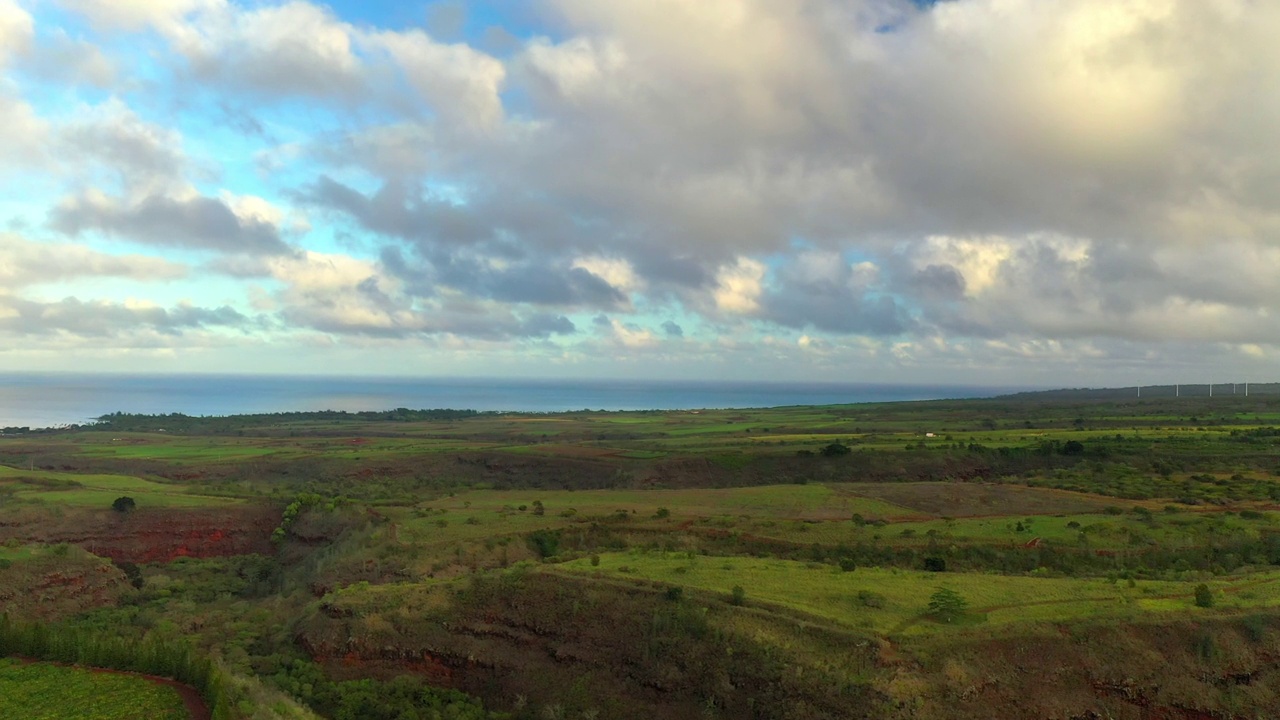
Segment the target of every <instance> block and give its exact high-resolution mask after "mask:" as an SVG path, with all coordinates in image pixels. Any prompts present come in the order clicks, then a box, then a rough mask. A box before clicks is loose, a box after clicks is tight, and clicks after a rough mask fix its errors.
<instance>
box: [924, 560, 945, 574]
mask: <svg viewBox="0 0 1280 720" xmlns="http://www.w3.org/2000/svg"><path fill="white" fill-rule="evenodd" d="M924 569H925V570H928V571H929V572H946V571H947V561H946V559H944V558H940V557H927V558H925V559H924Z"/></svg>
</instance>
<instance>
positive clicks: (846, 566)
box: [840, 557, 858, 572]
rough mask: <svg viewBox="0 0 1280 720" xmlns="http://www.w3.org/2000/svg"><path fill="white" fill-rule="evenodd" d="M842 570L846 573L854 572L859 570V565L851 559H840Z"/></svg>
mask: <svg viewBox="0 0 1280 720" xmlns="http://www.w3.org/2000/svg"><path fill="white" fill-rule="evenodd" d="M840 569H841V570H843V571H844V572H853V571H854V570H857V569H858V563H856V562H854V559H853V558H851V557H842V558H840Z"/></svg>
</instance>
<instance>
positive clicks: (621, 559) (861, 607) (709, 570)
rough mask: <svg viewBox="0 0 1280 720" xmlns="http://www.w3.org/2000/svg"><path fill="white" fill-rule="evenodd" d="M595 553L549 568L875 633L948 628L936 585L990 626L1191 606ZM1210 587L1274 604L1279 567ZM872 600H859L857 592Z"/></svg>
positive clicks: (1183, 595)
mask: <svg viewBox="0 0 1280 720" xmlns="http://www.w3.org/2000/svg"><path fill="white" fill-rule="evenodd" d="M597 558H598V565H597V564H596V560H587V559H579V560H574V561H572V562H567V563H563V564H558V565H556V566H555V569H556V570H557V571H562V572H575V573H586V574H588V575H597V574H599V575H601V576H609V577H615V578H626V579H634V580H643V581H648V582H657V583H662V584H664V585H670V586H680V587H685V588H689V589H691V590H698V591H705V592H709V593H713V594H715V595H717V596H719V597H720V598H723V599H728V598H730V597H731V595H732V591H733V588H734V587H735V586H739V587H742V588H743V589H744V590H745V592H746V597H747V598H748V599H749V600H751V601H755V602H760V603H766V604H769V605H776V606H778V607H782V608H787V609H791V610H798V611H801V612H803V613H806V614H809V615H813V616H816V617H821V618H826V619H830V620H835V621H837V622H840V623H844V624H847V625H849V626H851V627H857V628H865V629H870V630H873V631H875V632H878V633H886V634H894V633H902V632H909V633H927V632H949V631H952V630H953V627H952V626H951V625H948V624H945V623H939V622H935V621H931V620H928V619H927V610H928V602H929V596H930V595H931V594H932V593H933V592H934V591H935V590H937V589H938V588H940V587H946V588H951V589H952V590H955V591H957V592H959V593H960V594H961V595H962V596H963V597H964V598H966V599H967V600H968V602H969V603H970V608H971V613H972V615H973V618H972V619H975V620H980V621H981V622H984V623H989V624H991V625H1009V624H1015V623H1027V622H1045V621H1051V622H1068V621H1072V620H1081V619H1098V618H1108V619H1127V620H1136V619H1140V618H1141V619H1145V620H1148V621H1150V620H1153V619H1156V618H1155V615H1154V614H1158V613H1195V612H1201V613H1203V611H1201V610H1198V609H1197V608H1196V607H1195V605H1194V602H1193V596H1194V588H1195V586H1196V585H1197V584H1198V583H1195V582H1160V581H1142V582H1139V583H1135V584H1134V586H1133V587H1129V585H1128V583H1125V582H1116V581H1114V580H1112V581H1108V580H1103V579H1100V578H1047V577H1016V576H1015V577H1011V576H1001V575H986V574H975V573H945V572H942V573H934V572H918V571H905V570H894V569H881V568H858V569H856V570H853V571H850V572H845V571H842V570H841V569H840V568H838V567H832V566H830V565H825V564H820V563H801V562H794V561H787V560H775V559H760V558H715V557H704V556H698V555H694V556H692V557H691V556H689V555H685V554H672V553H646V552H626V553H605V554H602V555H598V556H597ZM1207 584H1208V586H1209V587H1210V589H1211V590H1212V591H1213V592H1214V593H1215V594H1216V595H1217V596H1218V597H1219V598H1220V599H1221V602H1220V603H1219V604H1220V606H1221V607H1223V608H1230V609H1232V610H1239V609H1252V608H1266V607H1275V606H1276V605H1280V596H1278V595H1277V594H1276V590H1277V589H1280V573H1274V572H1272V573H1263V574H1253V575H1247V576H1241V577H1237V578H1230V579H1220V580H1211V581H1209V582H1208V583H1207ZM860 593H861V594H863V597H864V598H865V597H867V595H868V594H869V595H870V596H872V597H873V598H878V599H872V600H870V601H869V602H870V603H871V604H868V601H866V600H859V595H860Z"/></svg>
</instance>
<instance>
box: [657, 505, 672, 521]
mask: <svg viewBox="0 0 1280 720" xmlns="http://www.w3.org/2000/svg"><path fill="white" fill-rule="evenodd" d="M653 516H654V517H655V518H657V519H659V520H663V519H666V518H669V517H671V511H670V510H668V509H666V508H664V507H660V508H658V512H656V513H654V514H653Z"/></svg>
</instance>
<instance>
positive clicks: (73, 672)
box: [0, 658, 190, 720]
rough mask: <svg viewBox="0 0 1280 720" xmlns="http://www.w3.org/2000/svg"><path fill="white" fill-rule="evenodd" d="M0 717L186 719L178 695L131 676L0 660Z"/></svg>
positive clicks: (31, 719) (25, 719)
mask: <svg viewBox="0 0 1280 720" xmlns="http://www.w3.org/2000/svg"><path fill="white" fill-rule="evenodd" d="M0 717H5V718H14V719H15V720H17V719H18V718H22V719H23V720H138V719H139V718H146V719H147V720H187V718H190V714H189V713H188V712H187V710H186V708H185V706H184V705H183V701H182V698H181V696H179V695H178V693H177V691H176V690H174V689H173V688H171V687H167V686H165V685H158V684H156V683H154V682H152V681H150V680H147V679H145V678H141V677H134V676H129V675H120V674H114V673H101V672H95V671H92V670H86V669H81V668H73V667H62V666H59V665H51V664H49V663H24V662H21V661H17V660H6V659H3V658H0Z"/></svg>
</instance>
